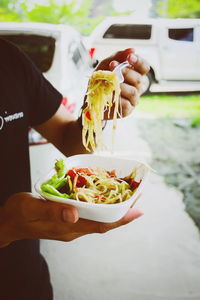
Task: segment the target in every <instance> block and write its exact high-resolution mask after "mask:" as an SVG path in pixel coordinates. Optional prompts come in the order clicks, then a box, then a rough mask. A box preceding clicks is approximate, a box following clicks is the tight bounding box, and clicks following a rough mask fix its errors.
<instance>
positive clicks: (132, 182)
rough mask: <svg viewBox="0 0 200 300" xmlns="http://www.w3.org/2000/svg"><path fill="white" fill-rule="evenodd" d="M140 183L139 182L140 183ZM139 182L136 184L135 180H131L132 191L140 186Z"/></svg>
mask: <svg viewBox="0 0 200 300" xmlns="http://www.w3.org/2000/svg"><path fill="white" fill-rule="evenodd" d="M140 182H141V181H140ZM140 182H137V181H135V180H132V181H131V183H130V186H131V188H132V189H133V190H135V189H136V188H137V187H138V186H139V185H140Z"/></svg>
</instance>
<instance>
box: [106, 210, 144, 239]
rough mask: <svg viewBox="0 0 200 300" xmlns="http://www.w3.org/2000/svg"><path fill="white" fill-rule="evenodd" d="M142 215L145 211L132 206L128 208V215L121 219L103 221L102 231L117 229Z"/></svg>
mask: <svg viewBox="0 0 200 300" xmlns="http://www.w3.org/2000/svg"><path fill="white" fill-rule="evenodd" d="M142 215H143V212H142V211H141V210H139V209H136V208H130V209H129V210H128V212H127V213H126V215H125V216H124V217H123V218H122V219H120V220H119V221H117V222H114V223H101V233H105V232H107V231H109V230H112V229H115V228H117V227H120V226H122V225H126V224H128V223H130V222H132V221H133V220H135V219H137V218H139V217H141V216H142Z"/></svg>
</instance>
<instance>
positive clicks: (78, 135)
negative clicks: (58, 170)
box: [59, 120, 88, 156]
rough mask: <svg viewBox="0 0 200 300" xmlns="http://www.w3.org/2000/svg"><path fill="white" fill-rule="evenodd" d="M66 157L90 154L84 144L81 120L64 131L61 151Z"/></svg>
mask: <svg viewBox="0 0 200 300" xmlns="http://www.w3.org/2000/svg"><path fill="white" fill-rule="evenodd" d="M59 150H60V151H61V152H62V153H63V154H65V155H66V156H70V155H75V154H81V153H88V151H87V150H86V149H85V147H84V146H83V144H82V128H81V123H80V120H79V121H78V120H75V121H72V122H70V123H68V124H67V125H66V127H65V130H64V131H63V140H62V145H61V147H60V149H59Z"/></svg>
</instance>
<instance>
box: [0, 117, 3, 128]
mask: <svg viewBox="0 0 200 300" xmlns="http://www.w3.org/2000/svg"><path fill="white" fill-rule="evenodd" d="M3 124H4V119H3V118H2V117H1V116H0V130H1V129H2V128H3Z"/></svg>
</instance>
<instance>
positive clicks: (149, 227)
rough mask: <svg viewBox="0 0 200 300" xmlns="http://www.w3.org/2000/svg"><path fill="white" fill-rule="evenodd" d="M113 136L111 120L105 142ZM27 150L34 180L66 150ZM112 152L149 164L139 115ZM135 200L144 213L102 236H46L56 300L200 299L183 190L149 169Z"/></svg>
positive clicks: (197, 251) (199, 245) (197, 254)
mask: <svg viewBox="0 0 200 300" xmlns="http://www.w3.org/2000/svg"><path fill="white" fill-rule="evenodd" d="M109 140H110V124H109V126H108V127H107V129H106V132H105V142H106V144H108V141H109ZM30 152H31V164H32V180H33V183H34V182H35V181H36V180H37V179H38V177H40V176H41V175H42V174H45V173H46V172H47V170H49V169H50V168H51V166H52V164H53V162H54V160H55V158H59V157H60V156H61V154H60V153H59V152H58V151H57V150H55V149H54V148H53V146H51V145H43V146H33V147H31V149H30ZM106 154H108V153H106ZM115 155H118V156H123V157H129V158H130V157H132V158H133V159H134V158H136V159H139V160H143V161H146V162H150V159H151V155H152V154H151V152H150V149H149V147H148V145H147V144H146V142H145V141H143V140H142V139H141V138H140V136H139V132H138V129H137V117H135V118H133V117H129V118H128V119H125V120H123V121H120V122H119V123H118V130H117V134H116V137H115ZM137 206H138V207H140V208H141V209H142V210H143V211H144V216H142V217H141V218H140V219H138V220H136V221H134V222H132V223H131V224H129V225H127V226H124V227H122V228H119V229H116V230H114V231H112V232H108V233H106V234H104V235H98V234H93V235H90V236H86V237H83V238H80V239H78V240H75V241H73V242H70V243H63V242H56V241H42V252H43V254H44V256H45V257H46V259H47V261H48V263H49V266H50V271H51V278H52V282H53V286H54V291H55V300H121V299H124V300H199V299H200V237H199V232H198V230H197V228H196V227H195V225H194V223H193V221H192V220H191V219H190V218H189V217H188V215H187V214H186V212H185V210H184V205H183V202H182V195H181V193H179V192H178V191H177V190H175V189H174V188H171V187H169V186H167V185H166V184H165V183H164V181H163V178H162V177H161V176H159V174H158V173H157V174H151V175H150V178H149V181H148V183H147V185H146V188H145V191H144V193H143V196H142V197H141V198H140V200H139V201H138V203H137Z"/></svg>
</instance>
